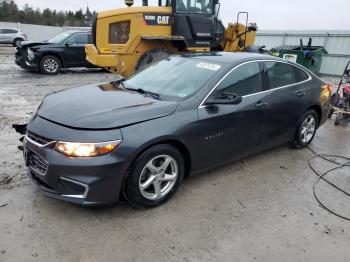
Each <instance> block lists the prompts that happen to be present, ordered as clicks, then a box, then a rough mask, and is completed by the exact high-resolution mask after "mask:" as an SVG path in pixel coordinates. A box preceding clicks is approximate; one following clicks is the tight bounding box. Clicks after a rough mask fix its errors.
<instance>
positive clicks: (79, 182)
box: [23, 118, 129, 206]
mask: <svg viewBox="0 0 350 262" xmlns="http://www.w3.org/2000/svg"><path fill="white" fill-rule="evenodd" d="M36 119H37V118H36ZM35 121H37V120H35ZM35 121H34V122H35ZM40 123H41V124H43V122H42V121H41V122H40ZM44 123H45V122H44ZM32 126H33V125H32ZM62 128H64V127H60V126H56V129H57V130H61V129H62ZM43 129H44V130H45V129H46V130H47V131H48V130H50V125H49V124H47V125H46V126H45V128H44V127H43ZM61 131H62V130H61ZM66 131H67V132H68V131H69V130H66ZM73 132H78V133H80V136H83V133H84V131H79V130H77V131H73ZM45 133H46V132H45ZM41 135H42V134H40V135H37V134H33V133H32V132H31V131H30V128H29V130H27V134H26V136H25V139H24V142H23V155H24V159H25V163H26V166H27V167H28V175H29V177H30V178H31V179H32V180H33V181H34V182H36V183H37V184H38V185H39V186H40V188H41V190H42V191H43V192H44V194H45V195H46V196H48V197H50V198H54V199H58V200H62V201H66V202H70V203H73V204H77V205H86V206H91V205H105V204H110V203H114V202H117V201H118V200H119V196H120V192H121V188H122V184H123V178H124V175H125V174H126V172H127V169H128V167H129V162H128V161H127V160H126V159H124V158H123V157H120V156H119V155H118V152H117V151H118V148H117V149H116V150H114V151H112V152H111V153H109V154H106V155H103V156H98V157H85V158H84V157H80V158H78V157H68V156H65V155H63V154H61V153H59V152H57V151H56V150H54V146H55V143H56V141H55V140H52V139H47V138H44V137H43V136H41ZM116 136H117V138H118V139H120V137H118V132H116ZM57 140H60V138H58V139H57Z"/></svg>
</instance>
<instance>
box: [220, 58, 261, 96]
mask: <svg viewBox="0 0 350 262" xmlns="http://www.w3.org/2000/svg"><path fill="white" fill-rule="evenodd" d="M261 91H262V76H261V69H260V66H259V63H258V62H251V63H247V64H243V65H241V66H239V67H238V68H236V69H235V70H233V71H232V72H231V73H230V74H229V75H228V76H226V78H225V79H224V80H223V81H222V82H221V83H220V84H219V85H218V87H217V89H216V93H215V94H217V93H233V94H237V95H240V96H246V95H251V94H255V93H258V92H261Z"/></svg>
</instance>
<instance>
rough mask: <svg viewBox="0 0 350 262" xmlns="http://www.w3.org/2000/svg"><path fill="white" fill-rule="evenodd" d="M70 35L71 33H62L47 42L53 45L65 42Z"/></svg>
mask: <svg viewBox="0 0 350 262" xmlns="http://www.w3.org/2000/svg"><path fill="white" fill-rule="evenodd" d="M71 34H72V33H71V32H63V33H61V34H59V35H56V36H55V37H53V38H51V39H50V40H48V42H49V43H53V44H58V43H61V42H63V41H65V40H66V39H67V38H68V37H69V36H70V35H71Z"/></svg>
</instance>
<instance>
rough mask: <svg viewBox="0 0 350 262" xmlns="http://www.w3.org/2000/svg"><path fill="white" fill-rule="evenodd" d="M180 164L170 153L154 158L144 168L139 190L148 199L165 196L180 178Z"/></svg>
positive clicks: (157, 198)
mask: <svg viewBox="0 0 350 262" xmlns="http://www.w3.org/2000/svg"><path fill="white" fill-rule="evenodd" d="M178 172H179V168H178V164H177V162H176V160H175V159H174V158H172V157H171V156H169V155H159V156H156V157H154V158H152V159H151V160H150V161H149V162H148V163H147V164H146V165H145V166H144V168H143V169H142V171H141V175H140V178H139V190H140V192H141V194H142V196H143V197H145V198H146V199H148V200H153V201H154V200H159V199H161V198H163V197H165V196H166V195H167V194H168V193H169V192H170V191H171V190H172V189H173V187H174V185H175V184H176V181H177V178H178Z"/></svg>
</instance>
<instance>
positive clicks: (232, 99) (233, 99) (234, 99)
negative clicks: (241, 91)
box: [205, 93, 242, 105]
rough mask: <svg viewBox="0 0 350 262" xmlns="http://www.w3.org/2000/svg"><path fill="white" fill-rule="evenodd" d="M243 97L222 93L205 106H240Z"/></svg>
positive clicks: (209, 100) (210, 99)
mask: <svg viewBox="0 0 350 262" xmlns="http://www.w3.org/2000/svg"><path fill="white" fill-rule="evenodd" d="M241 102H242V97H241V96H240V95H237V94H234V93H220V94H217V95H216V96H214V97H213V98H208V100H207V101H206V102H205V105H238V104H239V103H241Z"/></svg>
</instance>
